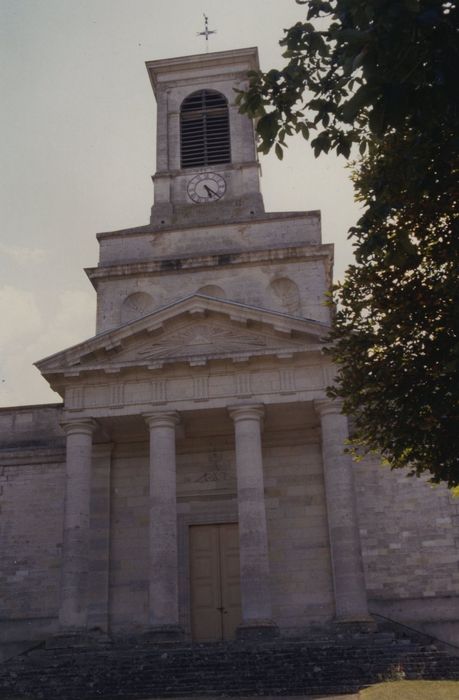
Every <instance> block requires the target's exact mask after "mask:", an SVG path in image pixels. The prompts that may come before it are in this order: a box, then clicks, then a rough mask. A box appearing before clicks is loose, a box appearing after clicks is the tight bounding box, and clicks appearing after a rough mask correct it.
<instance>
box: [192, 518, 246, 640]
mask: <svg viewBox="0 0 459 700" xmlns="http://www.w3.org/2000/svg"><path fill="white" fill-rule="evenodd" d="M190 574H191V626H192V632H193V639H195V640H196V641H218V640H221V639H233V638H234V636H235V631H236V627H237V626H238V624H239V623H240V621H241V602H240V584H239V534H238V527H237V524H235V523H230V524H224V525H195V526H193V527H190Z"/></svg>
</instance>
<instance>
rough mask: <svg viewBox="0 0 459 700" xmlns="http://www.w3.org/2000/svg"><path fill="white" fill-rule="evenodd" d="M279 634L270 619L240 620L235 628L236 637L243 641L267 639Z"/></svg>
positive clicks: (277, 628)
mask: <svg viewBox="0 0 459 700" xmlns="http://www.w3.org/2000/svg"><path fill="white" fill-rule="evenodd" d="M278 636H279V627H278V626H277V625H276V623H275V622H273V621H272V620H253V621H251V622H242V623H241V624H240V625H239V627H238V628H237V630H236V637H237V639H241V640H243V641H254V642H258V641H267V640H270V639H275V638H276V637H278Z"/></svg>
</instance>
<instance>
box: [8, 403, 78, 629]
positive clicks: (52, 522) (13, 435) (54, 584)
mask: <svg viewBox="0 0 459 700" xmlns="http://www.w3.org/2000/svg"><path fill="white" fill-rule="evenodd" d="M60 411H61V408H60V406H25V407H23V408H20V409H4V410H2V411H0V424H1V425H2V427H3V431H2V440H1V443H0V560H1V566H0V643H2V642H6V641H9V642H11V641H17V640H22V639H34V638H41V637H43V636H46V635H47V634H50V633H51V632H52V631H54V630H55V629H56V621H57V611H58V597H59V595H58V591H59V573H60V555H61V545H62V517H63V508H64V479H63V477H64V460H65V451H64V445H63V437H62V433H61V431H60V427H59V423H58V419H59V415H60Z"/></svg>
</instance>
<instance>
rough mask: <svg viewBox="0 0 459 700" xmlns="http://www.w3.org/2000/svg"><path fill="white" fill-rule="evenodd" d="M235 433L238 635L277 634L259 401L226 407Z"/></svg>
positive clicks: (262, 411)
mask: <svg viewBox="0 0 459 700" xmlns="http://www.w3.org/2000/svg"><path fill="white" fill-rule="evenodd" d="M229 412H230V415H231V418H232V419H233V421H234V426H235V437H236V471H237V496H238V511H239V556H240V571H241V603H242V624H241V625H240V627H239V629H238V636H239V637H243V638H257V637H266V636H268V637H270V636H273V635H275V634H277V632H278V629H277V626H276V625H275V624H274V622H273V621H272V610H271V591H270V580H269V553H268V533H267V526H266V510H265V494H264V487H263V458H262V450H261V420H262V417H263V414H264V408H263V406H262V405H261V404H260V405H254V406H234V407H230V408H229Z"/></svg>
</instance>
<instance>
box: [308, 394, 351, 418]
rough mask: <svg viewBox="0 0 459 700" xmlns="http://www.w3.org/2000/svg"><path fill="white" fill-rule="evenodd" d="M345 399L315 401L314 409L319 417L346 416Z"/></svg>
mask: <svg viewBox="0 0 459 700" xmlns="http://www.w3.org/2000/svg"><path fill="white" fill-rule="evenodd" d="M343 403H344V402H343V399H330V398H328V397H327V398H324V399H315V401H314V409H315V410H316V412H317V413H318V414H319V416H325V415H344V414H343Z"/></svg>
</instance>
